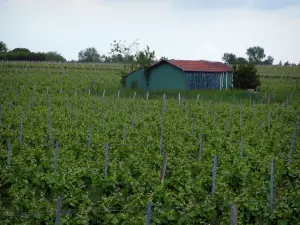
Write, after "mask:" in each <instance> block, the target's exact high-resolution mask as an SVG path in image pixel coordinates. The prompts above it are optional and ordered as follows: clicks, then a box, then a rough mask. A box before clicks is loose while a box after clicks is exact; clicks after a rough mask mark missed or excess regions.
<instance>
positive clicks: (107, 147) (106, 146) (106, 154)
mask: <svg viewBox="0 0 300 225" xmlns="http://www.w3.org/2000/svg"><path fill="white" fill-rule="evenodd" d="M108 149H109V146H108V144H106V145H105V167H104V176H105V178H107V174H108Z"/></svg>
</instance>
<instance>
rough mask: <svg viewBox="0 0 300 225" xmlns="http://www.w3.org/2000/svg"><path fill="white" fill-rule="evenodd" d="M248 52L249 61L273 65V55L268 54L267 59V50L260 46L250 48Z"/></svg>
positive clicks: (256, 63)
mask: <svg viewBox="0 0 300 225" xmlns="http://www.w3.org/2000/svg"><path fill="white" fill-rule="evenodd" d="M246 54H247V56H248V61H249V62H250V63H253V64H255V65H272V64H273V62H274V58H273V57H272V56H268V57H267V58H266V59H265V57H266V55H265V50H264V49H263V48H262V47H259V46H254V47H251V48H248V49H247V52H246Z"/></svg>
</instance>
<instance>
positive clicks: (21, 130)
mask: <svg viewBox="0 0 300 225" xmlns="http://www.w3.org/2000/svg"><path fill="white" fill-rule="evenodd" d="M22 142H23V121H22V120H21V124H20V144H22Z"/></svg>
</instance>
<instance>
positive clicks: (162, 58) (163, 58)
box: [159, 56, 168, 61]
mask: <svg viewBox="0 0 300 225" xmlns="http://www.w3.org/2000/svg"><path fill="white" fill-rule="evenodd" d="M162 60H168V58H167V57H164V56H162V57H160V59H159V61H162Z"/></svg>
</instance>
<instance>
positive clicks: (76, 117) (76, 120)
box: [75, 108, 78, 127]
mask: <svg viewBox="0 0 300 225" xmlns="http://www.w3.org/2000/svg"><path fill="white" fill-rule="evenodd" d="M75 124H76V127H77V125H78V108H76V112H75Z"/></svg>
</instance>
